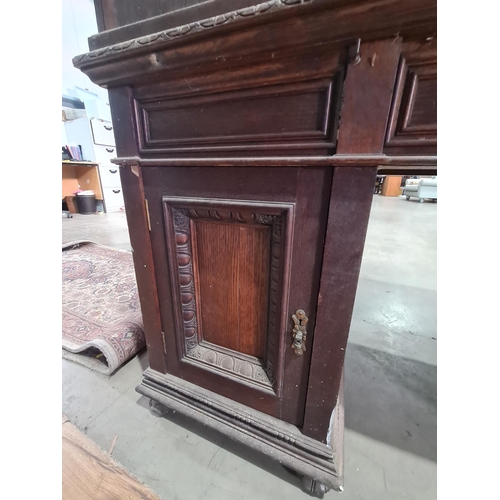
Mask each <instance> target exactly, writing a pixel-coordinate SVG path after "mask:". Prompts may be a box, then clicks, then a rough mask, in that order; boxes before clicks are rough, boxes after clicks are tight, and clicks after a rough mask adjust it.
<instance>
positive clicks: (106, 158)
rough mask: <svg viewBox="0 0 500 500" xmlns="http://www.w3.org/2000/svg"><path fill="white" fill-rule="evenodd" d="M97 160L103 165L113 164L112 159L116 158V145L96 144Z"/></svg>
mask: <svg viewBox="0 0 500 500" xmlns="http://www.w3.org/2000/svg"><path fill="white" fill-rule="evenodd" d="M94 153H95V161H96V162H97V163H100V164H101V165H107V166H111V165H113V164H112V163H111V160H112V159H114V158H116V156H117V155H116V148H115V146H97V145H95V146H94Z"/></svg>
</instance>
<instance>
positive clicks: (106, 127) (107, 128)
mask: <svg viewBox="0 0 500 500" xmlns="http://www.w3.org/2000/svg"><path fill="white" fill-rule="evenodd" d="M104 128H105V129H106V130H113V127H108V126H107V125H104Z"/></svg>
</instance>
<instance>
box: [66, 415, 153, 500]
mask: <svg viewBox="0 0 500 500" xmlns="http://www.w3.org/2000/svg"><path fill="white" fill-rule="evenodd" d="M62 498H64V500H86V499H88V500H114V499H116V500H124V499H128V500H160V498H159V497H158V496H157V495H155V494H154V493H153V492H152V491H151V490H150V489H149V488H147V487H146V486H145V485H144V484H142V483H140V482H139V481H138V480H137V479H135V478H134V477H133V476H132V475H131V474H130V473H129V472H128V471H126V470H125V469H124V468H123V467H122V466H121V465H120V464H118V463H117V462H115V461H114V460H113V459H112V458H111V457H110V456H109V455H108V454H107V453H105V452H104V451H102V450H101V449H100V448H99V447H98V446H97V445H96V444H95V443H94V442H92V441H91V440H90V439H89V438H87V437H86V436H85V435H84V434H82V433H81V432H80V431H79V430H78V429H77V428H76V427H75V426H74V425H73V424H71V423H70V422H69V421H68V419H67V417H66V416H65V415H63V419H62Z"/></svg>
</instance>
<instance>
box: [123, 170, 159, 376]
mask: <svg viewBox="0 0 500 500" xmlns="http://www.w3.org/2000/svg"><path fill="white" fill-rule="evenodd" d="M120 176H121V181H122V189H123V198H124V200H125V213H126V215H127V225H128V227H129V234H130V244H131V246H132V252H133V257H134V267H135V276H136V279H137V288H138V290H139V298H140V301H141V311H142V318H143V322H144V335H145V337H146V346H147V348H148V356H149V366H151V368H153V369H154V370H157V371H159V372H161V373H166V371H167V359H166V353H165V345H164V340H163V332H162V329H161V318H160V306H159V304H158V292H157V288H156V276H155V269H154V263H153V254H152V250H151V240H150V236H149V223H148V216H147V213H146V204H145V199H144V186H143V184H142V172H141V168H140V167H139V166H137V165H135V166H134V165H130V166H126V167H122V168H120Z"/></svg>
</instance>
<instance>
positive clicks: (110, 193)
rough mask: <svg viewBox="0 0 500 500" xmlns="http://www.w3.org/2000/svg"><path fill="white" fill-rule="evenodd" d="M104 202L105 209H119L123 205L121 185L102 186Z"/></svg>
mask: <svg viewBox="0 0 500 500" xmlns="http://www.w3.org/2000/svg"><path fill="white" fill-rule="evenodd" d="M102 191H103V194H104V202H105V203H106V210H107V211H108V212H109V211H114V210H119V209H120V208H121V207H123V206H124V203H123V191H122V188H121V187H108V188H103V190H102Z"/></svg>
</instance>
